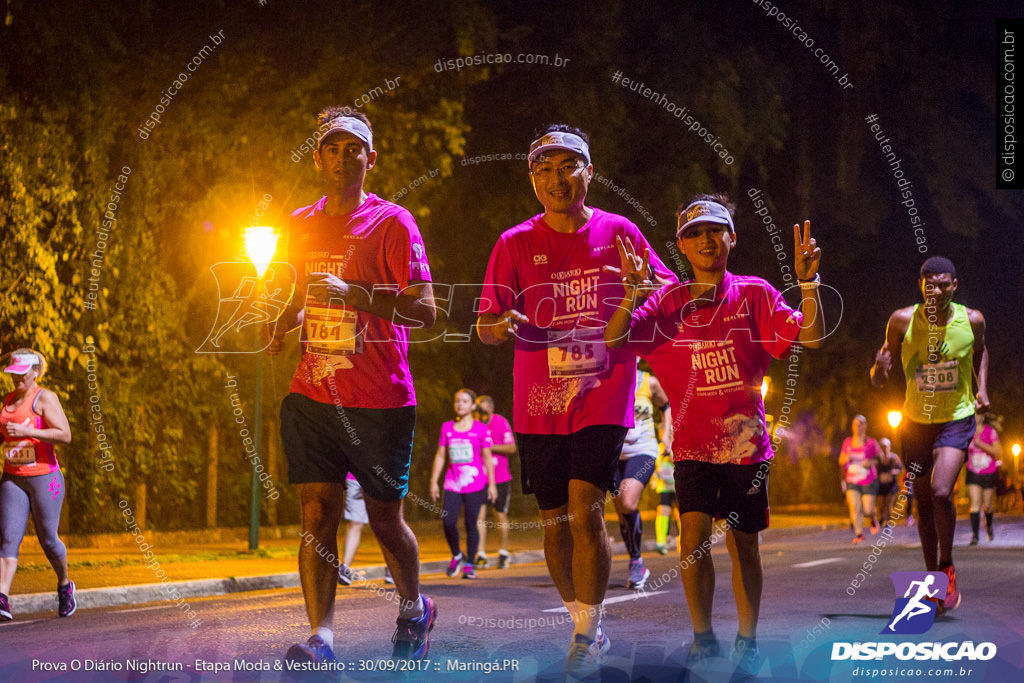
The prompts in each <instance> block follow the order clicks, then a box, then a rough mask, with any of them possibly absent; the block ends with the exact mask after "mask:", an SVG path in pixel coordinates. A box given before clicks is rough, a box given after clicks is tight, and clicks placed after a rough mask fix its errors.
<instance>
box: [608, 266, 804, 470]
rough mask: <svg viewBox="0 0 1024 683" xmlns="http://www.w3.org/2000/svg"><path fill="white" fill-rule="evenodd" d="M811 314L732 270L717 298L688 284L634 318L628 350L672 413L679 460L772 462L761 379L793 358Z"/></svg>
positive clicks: (656, 297) (662, 294) (661, 293)
mask: <svg viewBox="0 0 1024 683" xmlns="http://www.w3.org/2000/svg"><path fill="white" fill-rule="evenodd" d="M802 320H803V316H802V315H801V313H800V312H799V311H794V310H793V309H792V308H790V307H789V305H787V304H786V302H785V300H784V299H783V298H782V294H780V293H779V292H778V290H776V289H775V288H774V287H772V286H771V285H770V284H768V283H767V282H766V281H764V280H762V279H761V278H757V277H745V276H739V275H733V274H732V273H729V272H726V273H725V278H724V280H723V281H722V284H721V286H720V287H718V288H717V290H716V291H715V294H714V298H712V299H710V300H706V299H702V300H699V301H695V300H694V299H693V298H692V297H691V296H690V292H689V288H688V287H687V286H686V284H685V283H681V284H677V285H670V286H667V287H663V288H662V289H660V290H658V291H657V292H655V293H654V294H653V295H652V296H651V297H650V298H649V299H648V300H647V301H646V302H644V304H643V305H642V306H640V307H639V308H638V309H637V310H636V311H634V312H633V319H632V322H631V324H630V331H629V337H628V339H627V341H626V343H625V345H624V346H623V348H626V349H629V350H632V351H634V352H636V353H637V354H639V355H640V356H642V357H643V358H644V359H646V360H647V362H648V363H649V364H650V366H651V370H652V371H653V372H654V374H655V375H656V376H657V377H658V380H659V381H660V382H661V386H662V388H664V389H665V393H666V394H668V397H669V403H670V405H671V407H672V420H673V423H672V428H673V436H672V457H673V459H674V460H700V461H704V462H712V463H731V464H738V465H749V464H752V463H757V462H761V461H764V460H768V459H770V458H771V457H772V449H771V445H770V443H769V439H768V434H767V430H766V429H765V422H764V402H763V401H762V400H761V381H762V380H763V379H764V374H765V371H767V369H768V364H769V363H770V362H771V358H772V356H774V357H776V358H782V357H783V356H785V355H786V354H787V353H788V351H789V348H790V346H791V345H792V343H793V341H794V340H795V339H796V338H797V335H798V334H799V333H800V322H801V321H802Z"/></svg>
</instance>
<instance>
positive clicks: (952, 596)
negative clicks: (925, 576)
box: [939, 565, 963, 610]
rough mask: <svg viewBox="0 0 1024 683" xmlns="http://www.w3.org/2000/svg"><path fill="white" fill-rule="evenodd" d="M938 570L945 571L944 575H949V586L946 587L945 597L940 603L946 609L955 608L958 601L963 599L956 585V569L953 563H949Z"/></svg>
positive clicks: (957, 605)
mask: <svg viewBox="0 0 1024 683" xmlns="http://www.w3.org/2000/svg"><path fill="white" fill-rule="evenodd" d="M939 571H940V572H946V576H948V577H949V588H947V589H946V599H945V600H943V601H942V604H943V606H944V607H945V608H946V609H947V610H951V609H956V608H957V607H959V606H960V601H961V600H962V599H963V596H962V595H960V591H959V590H958V589H957V587H956V569H953V565H949V566H948V567H943V568H942V569H939Z"/></svg>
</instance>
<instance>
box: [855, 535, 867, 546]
mask: <svg viewBox="0 0 1024 683" xmlns="http://www.w3.org/2000/svg"><path fill="white" fill-rule="evenodd" d="M863 542H864V534H857V535H856V536H854V537H853V544H854V545H857V544H858V543H863Z"/></svg>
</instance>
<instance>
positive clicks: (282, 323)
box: [260, 297, 305, 356]
mask: <svg viewBox="0 0 1024 683" xmlns="http://www.w3.org/2000/svg"><path fill="white" fill-rule="evenodd" d="M304 310H305V309H304V308H303V307H302V304H301V302H299V301H298V300H297V298H296V297H293V298H292V302H291V303H289V304H288V307H287V308H286V309H284V313H282V314H281V316H280V317H279V318H278V319H277V320H275V321H273V322H269V323H267V324H266V325H264V326H263V329H262V331H261V335H260V338H261V339H262V340H263V350H264V351H266V352H267V353H268V354H269V355H271V356H276V355H277V354H278V353H280V352H281V349H282V348H284V336H285V335H286V334H288V333H289V332H291V331H292V330H294V329H295V328H296V327H299V326H301V325H302V315H303V312H304Z"/></svg>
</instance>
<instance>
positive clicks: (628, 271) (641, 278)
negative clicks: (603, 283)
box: [604, 235, 660, 296]
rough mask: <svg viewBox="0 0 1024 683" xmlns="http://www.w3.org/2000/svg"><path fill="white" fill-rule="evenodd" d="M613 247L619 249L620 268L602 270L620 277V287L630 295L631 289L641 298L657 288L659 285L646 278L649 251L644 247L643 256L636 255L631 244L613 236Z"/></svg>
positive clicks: (606, 267) (610, 267) (617, 236)
mask: <svg viewBox="0 0 1024 683" xmlns="http://www.w3.org/2000/svg"><path fill="white" fill-rule="evenodd" d="M615 246H616V247H618V249H619V262H620V263H621V264H622V267H621V268H614V267H612V266H605V267H604V270H605V271H606V272H609V273H615V274H617V275H620V276H621V277H622V285H623V286H624V287H625V288H626V290H627V293H630V292H629V290H630V288H633V290H634V291H636V292H637V293H638V294H640V295H641V296H643V295H646V294H650V293H651V292H653V291H655V290H656V289H658V288H659V286H660V284H659V283H656V282H652V281H651V279H650V278H649V277H648V272H649V269H648V264H649V262H650V260H651V251H650V249H648V248H646V247H645V248H644V253H643V256H641V255H640V254H638V253H636V249H634V247H633V243H632V242H628V241H627V242H624V241H623V240H622V236H621V235H616V236H615Z"/></svg>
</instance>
